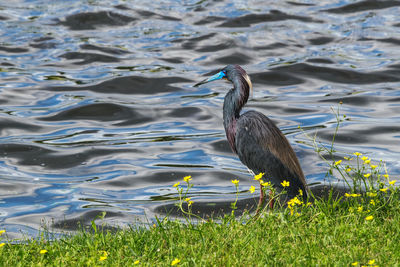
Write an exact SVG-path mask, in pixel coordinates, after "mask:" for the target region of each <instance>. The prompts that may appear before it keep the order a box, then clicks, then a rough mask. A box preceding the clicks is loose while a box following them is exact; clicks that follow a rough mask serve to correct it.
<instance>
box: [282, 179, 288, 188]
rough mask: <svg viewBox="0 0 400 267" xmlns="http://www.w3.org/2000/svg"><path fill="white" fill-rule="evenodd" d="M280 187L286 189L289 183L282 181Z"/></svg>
mask: <svg viewBox="0 0 400 267" xmlns="http://www.w3.org/2000/svg"><path fill="white" fill-rule="evenodd" d="M281 185H282V186H283V187H288V186H289V185H290V183H289V182H288V181H286V180H284V181H283V182H282V183H281Z"/></svg>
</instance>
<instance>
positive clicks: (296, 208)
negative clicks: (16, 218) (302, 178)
mask: <svg viewBox="0 0 400 267" xmlns="http://www.w3.org/2000/svg"><path fill="white" fill-rule="evenodd" d="M335 114H336V115H337V116H336V117H337V120H338V127H337V128H336V130H335V135H336V134H337V132H338V129H339V124H340V122H341V120H342V118H345V117H341V116H340V114H339V109H338V110H337V112H336V113H335ZM313 143H314V144H317V143H316V141H315V139H313ZM317 151H318V152H319V153H325V154H328V155H330V156H331V159H329V160H327V159H325V158H324V160H326V162H327V163H328V164H329V166H330V170H329V171H328V173H327V175H331V174H332V173H335V174H338V175H339V176H341V177H342V179H343V180H344V181H345V182H346V184H347V185H348V188H349V192H348V193H345V194H342V195H340V194H334V193H333V191H330V194H329V195H328V196H327V197H325V198H323V199H320V198H313V199H308V200H306V199H304V200H303V199H302V196H301V195H299V196H297V197H296V198H293V199H291V200H290V201H289V202H288V204H287V205H285V206H283V207H281V208H276V209H274V210H268V209H263V210H262V211H261V213H260V215H259V216H255V215H254V214H250V213H245V214H244V215H241V216H239V217H237V216H235V212H236V211H237V206H236V204H237V200H238V196H239V194H240V192H239V187H238V184H239V181H238V180H232V183H233V185H234V186H235V188H236V200H235V202H234V203H232V205H231V208H232V212H231V213H230V214H228V215H225V217H219V218H216V219H214V220H213V219H208V220H204V219H202V218H199V217H198V216H197V215H195V214H194V213H193V212H192V209H193V207H194V206H195V205H196V203H195V202H193V200H192V199H190V198H188V197H187V195H188V193H189V190H190V189H191V188H192V187H193V184H191V180H192V178H191V177H190V176H186V177H184V179H183V181H182V184H181V183H176V184H174V187H175V188H176V190H177V194H178V197H177V200H178V201H177V208H178V209H179V210H180V211H181V214H182V215H183V216H184V218H185V221H183V222H182V221H175V220H172V219H168V218H165V219H163V220H159V221H158V223H157V225H154V226H153V227H145V226H132V228H130V229H121V230H119V231H108V230H99V229H98V227H97V226H96V225H95V224H94V222H93V223H92V229H91V230H92V231H83V230H82V231H80V232H78V233H77V234H75V235H71V236H67V237H64V238H61V239H57V240H54V241H49V238H48V237H47V236H49V233H48V232H43V235H42V238H40V239H37V240H27V241H26V242H24V243H19V244H11V243H10V242H8V243H7V233H6V232H4V231H0V265H1V266H103V265H104V266H134V265H137V266H171V265H175V266H282V265H284V266H285V265H290V266H316V265H319V266H398V265H399V262H400V230H399V225H400V190H399V188H398V187H397V186H396V181H395V180H392V179H390V178H389V175H388V172H387V170H386V166H385V164H384V163H383V162H378V163H374V161H372V160H371V159H370V158H368V157H366V156H364V155H362V154H361V153H358V152H354V153H352V154H351V155H341V156H339V155H340V154H341V153H339V152H337V151H335V150H334V146H333V142H332V145H331V146H326V147H325V146H323V145H318V149H317ZM255 180H256V181H258V182H259V183H261V184H266V183H264V181H262V175H261V174H258V175H256V176H255ZM288 186H290V185H288ZM266 188H267V189H268V190H273V188H271V186H268V185H266ZM249 191H250V192H251V193H253V192H254V187H251V188H250V189H249ZM280 194H284V192H280V193H279V194H277V195H276V197H277V198H278V197H279V195H280ZM311 200H312V201H311ZM309 201H311V202H309ZM2 242H3V243H2Z"/></svg>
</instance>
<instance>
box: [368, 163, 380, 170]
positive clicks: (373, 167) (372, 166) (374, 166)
mask: <svg viewBox="0 0 400 267" xmlns="http://www.w3.org/2000/svg"><path fill="white" fill-rule="evenodd" d="M370 166H371V169H373V170H375V168H376V167H378V165H372V164H371V165H370Z"/></svg>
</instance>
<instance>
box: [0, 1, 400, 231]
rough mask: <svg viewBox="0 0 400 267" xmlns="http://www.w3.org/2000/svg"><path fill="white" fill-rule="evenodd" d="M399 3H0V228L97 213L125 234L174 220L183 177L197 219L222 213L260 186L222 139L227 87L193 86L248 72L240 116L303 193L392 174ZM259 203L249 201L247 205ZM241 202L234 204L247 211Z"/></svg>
mask: <svg viewBox="0 0 400 267" xmlns="http://www.w3.org/2000/svg"><path fill="white" fill-rule="evenodd" d="M399 6H400V3H399V2H398V1H369V0H365V1H333V2H332V1H312V0H304V1H296V0H295V1H268V3H266V2H265V1H217V2H214V1H184V2H182V1H173V0H169V1H163V2H161V3H160V2H158V1H155V2H152V1H150V2H149V1H139V0H138V1H133V2H129V1H93V0H92V1H51V3H49V2H48V1H22V0H21V1H1V3H0V34H1V35H0V156H1V157H0V228H1V229H6V230H7V232H8V234H9V237H10V238H18V237H21V236H22V235H24V236H35V235H36V234H37V231H38V230H39V229H41V227H43V226H46V225H47V226H50V227H51V228H52V229H53V230H54V231H55V232H62V231H66V230H74V229H76V228H77V222H80V223H81V224H88V223H89V222H90V221H91V220H93V219H95V218H96V216H98V215H99V214H101V213H102V212H103V211H106V217H105V219H104V221H105V222H106V223H109V224H111V225H116V226H124V225H128V224H132V223H135V222H137V221H145V222H150V223H151V222H152V220H153V219H154V218H155V216H160V217H163V216H164V215H165V211H166V210H168V208H169V207H171V206H173V203H175V198H176V196H177V195H176V190H175V189H174V188H172V185H173V184H174V183H176V182H177V181H181V180H182V177H184V176H186V175H192V177H193V183H194V184H195V186H194V188H193V189H192V194H191V196H192V198H193V200H194V201H195V208H196V211H201V212H204V213H208V214H210V213H212V212H217V211H218V210H219V209H221V208H225V209H229V205H230V203H231V202H232V201H233V200H234V191H235V190H234V187H233V185H232V184H231V182H230V181H231V179H239V180H240V189H241V190H248V188H249V186H250V185H256V184H255V182H254V181H252V177H251V176H250V175H249V174H248V173H247V169H246V167H245V166H243V165H242V164H241V163H240V161H239V160H238V158H237V157H236V156H234V155H233V154H232V152H231V151H230V148H229V146H228V144H227V142H226V140H225V133H224V130H223V126H222V102H223V97H224V95H225V93H226V92H227V89H228V88H230V87H229V85H228V84H226V83H223V82H214V83H210V84H207V85H204V86H201V87H200V88H194V87H192V85H193V84H195V83H196V82H198V81H200V80H202V79H204V77H205V76H207V75H210V74H213V73H214V72H215V71H216V70H218V69H220V68H222V67H224V66H225V65H227V64H232V63H234V64H240V65H242V66H243V67H244V68H245V69H246V70H247V72H248V73H249V75H250V77H251V79H252V81H253V85H254V95H253V98H252V99H251V100H250V101H249V103H248V104H247V106H246V109H255V110H258V111H260V112H263V113H264V114H266V115H268V116H269V117H270V118H272V119H273V120H274V121H275V122H276V123H277V124H278V126H279V127H280V128H281V129H282V131H283V132H284V133H285V134H286V136H287V137H288V139H289V141H290V142H291V144H292V145H293V147H294V150H295V151H296V153H297V155H298V157H299V159H300V162H301V164H302V167H303V170H304V173H305V175H306V176H307V181H308V183H310V184H313V183H325V182H326V181H325V172H326V170H327V166H326V164H325V163H324V162H323V161H322V160H321V159H319V158H318V156H317V155H316V153H315V152H314V149H313V147H312V146H311V144H310V142H309V140H308V139H307V138H306V137H305V135H304V134H303V132H302V131H301V130H299V129H298V128H297V127H298V125H301V126H302V127H303V129H305V132H306V133H308V134H310V135H314V133H315V132H316V131H317V133H318V136H319V140H320V141H321V142H322V143H323V144H324V143H326V144H329V143H330V141H331V139H332V135H333V132H334V128H335V126H336V124H335V121H336V120H335V116H334V114H333V113H332V111H331V107H336V106H337V104H338V103H339V102H340V101H343V105H342V108H341V109H342V113H344V114H346V115H347V118H348V119H347V120H346V121H344V122H343V124H342V125H341V128H340V132H339V136H338V137H337V138H336V148H337V149H338V150H339V151H340V153H338V156H342V155H345V154H346V153H352V152H354V151H359V152H363V153H366V154H368V155H369V156H371V157H373V158H375V159H377V160H380V159H382V160H384V161H386V162H387V167H388V170H389V172H390V173H391V174H392V176H394V177H395V176H396V175H398V174H399V173H400V166H399V163H398V161H399V159H400V146H399V141H400V134H399V132H400V127H399V126H398V125H400V124H399V122H400V116H399V115H398V114H400V93H399V91H398V90H397V88H399V87H400V63H399V60H400V58H399V57H400V56H399V53H398V51H399V44H400V23H399V22H398V19H397V18H398V14H399V13H400V10H399ZM255 197H257V196H255ZM254 203H255V200H254V199H253V195H251V194H249V193H243V194H242V195H241V199H240V205H242V206H243V205H244V206H245V205H250V204H254Z"/></svg>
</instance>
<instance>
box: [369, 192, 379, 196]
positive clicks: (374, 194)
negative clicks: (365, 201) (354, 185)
mask: <svg viewBox="0 0 400 267" xmlns="http://www.w3.org/2000/svg"><path fill="white" fill-rule="evenodd" d="M376 195H377V194H376V192H367V196H369V197H376Z"/></svg>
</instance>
